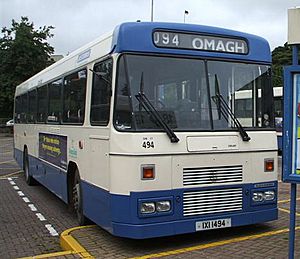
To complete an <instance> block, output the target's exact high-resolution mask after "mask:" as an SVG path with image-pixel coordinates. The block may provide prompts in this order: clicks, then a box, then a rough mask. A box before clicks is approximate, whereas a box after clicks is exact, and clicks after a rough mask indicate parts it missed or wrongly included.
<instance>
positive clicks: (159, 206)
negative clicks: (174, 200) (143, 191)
mask: <svg viewBox="0 0 300 259" xmlns="http://www.w3.org/2000/svg"><path fill="white" fill-rule="evenodd" d="M169 210H171V202H170V201H158V202H156V211H157V212H167V211H169Z"/></svg>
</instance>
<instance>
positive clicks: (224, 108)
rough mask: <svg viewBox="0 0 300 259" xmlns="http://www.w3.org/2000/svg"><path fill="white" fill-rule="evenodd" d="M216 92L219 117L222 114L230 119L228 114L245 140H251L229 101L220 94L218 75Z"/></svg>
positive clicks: (215, 98) (214, 99)
mask: <svg viewBox="0 0 300 259" xmlns="http://www.w3.org/2000/svg"><path fill="white" fill-rule="evenodd" d="M215 93H216V95H215V96H213V97H212V99H213V101H214V102H215V104H216V105H217V109H218V113H219V118H220V117H221V114H222V115H223V117H224V118H225V119H226V120H227V121H228V116H229V117H230V118H231V120H232V121H233V123H234V125H235V126H236V127H237V129H238V131H239V133H240V135H241V137H242V140H243V141H249V140H250V139H251V138H250V137H249V135H248V134H247V132H246V130H245V129H244V128H243V126H242V125H241V123H240V121H239V120H238V119H237V117H236V116H235V114H234V113H233V111H232V110H231V108H230V107H229V105H228V104H227V102H226V101H225V99H224V97H223V96H222V95H221V94H220V88H219V82H218V78H217V75H215Z"/></svg>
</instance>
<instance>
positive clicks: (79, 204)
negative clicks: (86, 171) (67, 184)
mask: <svg viewBox="0 0 300 259" xmlns="http://www.w3.org/2000/svg"><path fill="white" fill-rule="evenodd" d="M72 204H73V209H74V211H75V213H76V216H77V221H78V223H79V225H85V224H86V223H87V218H86V217H85V216H84V215H83V200H82V190H81V181H80V176H79V171H78V169H76V172H75V177H74V184H73V188H72Z"/></svg>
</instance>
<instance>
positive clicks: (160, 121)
mask: <svg viewBox="0 0 300 259" xmlns="http://www.w3.org/2000/svg"><path fill="white" fill-rule="evenodd" d="M143 88H144V79H143V73H142V75H141V82H140V92H139V93H138V94H137V95H135V97H136V99H137V100H138V101H139V103H140V105H141V106H142V107H143V108H144V109H145V111H147V112H148V113H150V114H151V115H152V116H153V117H154V118H155V119H156V121H157V122H158V124H159V125H160V126H161V127H162V128H163V129H164V130H165V132H166V133H167V135H168V137H169V138H170V141H171V143H177V142H178V141H179V138H178V137H177V136H176V134H175V133H174V131H173V130H172V129H171V128H170V127H169V125H168V124H167V123H165V122H164V120H163V118H162V117H161V116H160V114H159V113H158V111H157V110H156V109H155V107H154V106H153V105H152V103H151V102H150V101H149V99H148V98H147V96H146V95H145V93H144V90H143Z"/></svg>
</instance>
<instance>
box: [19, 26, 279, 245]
mask: <svg viewBox="0 0 300 259" xmlns="http://www.w3.org/2000/svg"><path fill="white" fill-rule="evenodd" d="M270 66H271V54H270V48H269V44H268V43H267V41H265V40H264V39H262V38H260V37H257V36H254V35H250V34H246V33H242V32H236V31H232V30H226V29H220V28H214V27H208V26H200V25H189V24H171V23H144V22H136V23H124V24H121V25H120V26H118V27H117V28H116V29H115V30H114V31H113V32H112V33H110V34H107V35H105V36H103V37H101V38H99V39H97V40H95V41H94V42H92V43H90V44H88V45H86V46H84V47H82V48H80V49H79V50H77V51H75V52H74V53H71V54H70V55H68V56H67V57H65V58H63V59H62V60H60V61H58V62H57V63H55V64H53V65H52V66H50V67H48V68H46V69H45V70H43V71H41V72H40V73H38V74H37V75H35V76H33V77H32V78H30V79H28V80H27V81H25V82H24V83H22V84H20V85H19V86H17V88H16V94H15V115H14V116H15V117H14V120H15V131H14V139H15V159H16V160H17V162H18V163H19V165H20V166H22V167H23V168H24V172H25V179H26V181H27V183H28V184H33V183H34V182H39V183H41V184H42V185H44V186H46V187H47V188H48V189H49V190H51V191H52V192H53V193H55V194H56V195H57V196H58V197H60V198H61V199H62V200H63V201H64V202H66V203H68V204H69V205H70V206H71V207H72V208H73V209H74V211H75V212H76V214H77V217H78V221H79V223H80V224H84V223H85V221H86V219H87V218H88V219H90V220H92V221H94V222H95V223H96V224H98V225H99V226H101V227H103V228H104V229H106V230H107V231H109V232H110V233H112V234H113V235H116V236H122V237H128V238H135V239H142V238H151V237H158V236H167V235H175V234H182V233H190V232H196V231H202V230H208V229H216V228H225V227H234V226H242V225H248V224H255V223H259V222H266V221H270V220H275V219H277V217H278V209H277V194H278V191H277V163H276V161H277V141H276V131H275V127H274V113H273V109H274V107H273V91H272V85H271V77H270ZM245 90H247V92H249V93H251V99H250V101H249V105H247V106H246V107H247V108H245V106H243V105H239V103H238V99H239V98H237V96H238V95H239V92H241V91H245ZM258 93H260V96H258V95H259V94H258ZM259 97H260V98H259ZM245 109H247V110H245ZM240 114H244V115H245V116H246V117H247V119H245V118H243V119H241V118H240V119H239V117H240ZM244 115H243V116H244ZM245 116H244V117H245Z"/></svg>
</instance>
